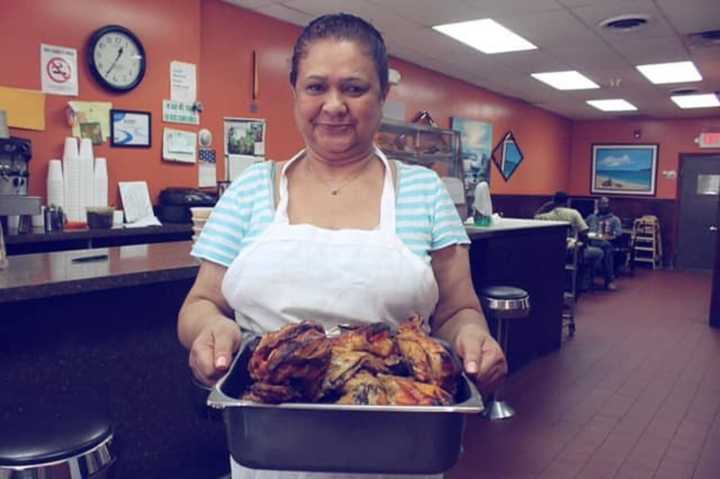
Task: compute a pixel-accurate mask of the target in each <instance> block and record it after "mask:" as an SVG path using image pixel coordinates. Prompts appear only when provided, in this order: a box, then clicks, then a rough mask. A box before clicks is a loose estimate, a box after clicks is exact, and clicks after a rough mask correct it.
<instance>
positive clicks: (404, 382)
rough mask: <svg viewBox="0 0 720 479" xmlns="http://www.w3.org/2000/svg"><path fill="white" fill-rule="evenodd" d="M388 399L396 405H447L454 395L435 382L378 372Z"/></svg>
mask: <svg viewBox="0 0 720 479" xmlns="http://www.w3.org/2000/svg"><path fill="white" fill-rule="evenodd" d="M377 377H378V380H379V381H380V384H382V387H383V389H384V390H385V394H386V395H387V400H388V402H389V403H390V404H392V405H396V406H447V405H448V404H451V403H452V396H451V395H450V393H448V392H447V391H445V390H444V389H443V388H441V387H439V386H437V385H435V384H427V383H421V382H418V381H413V380H412V379H410V378H404V377H400V376H388V375H386V374H378V376H377Z"/></svg>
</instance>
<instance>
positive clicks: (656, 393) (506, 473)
mask: <svg viewBox="0 0 720 479" xmlns="http://www.w3.org/2000/svg"><path fill="white" fill-rule="evenodd" d="M710 279H711V277H710V275H708V274H702V273H679V272H665V271H656V272H650V271H647V270H640V271H638V272H637V274H636V276H635V277H623V278H621V279H620V280H619V281H618V286H619V290H618V292H616V293H608V292H602V291H598V292H594V293H592V294H586V295H584V296H583V297H582V298H581V299H580V301H579V304H578V308H577V316H576V323H577V333H576V336H575V337H574V338H572V339H570V340H569V341H567V342H566V343H565V344H564V345H563V347H562V349H561V350H560V351H558V352H556V353H553V354H550V355H547V356H545V357H542V358H539V359H537V360H536V361H534V362H533V363H531V364H529V365H528V366H526V367H525V368H523V369H521V370H520V371H517V372H516V373H515V374H514V375H513V376H512V377H511V378H509V380H508V382H507V385H506V388H505V391H504V395H505V398H506V399H507V400H508V401H509V402H510V403H511V404H512V405H513V406H514V407H515V409H516V411H517V415H516V417H514V418H512V419H509V420H506V421H504V422H502V423H492V424H491V423H488V422H487V421H485V420H484V419H481V418H477V417H474V418H470V419H469V420H468V426H467V429H466V438H465V454H464V456H463V457H462V458H461V460H460V462H459V463H458V465H457V466H456V467H455V468H454V469H453V470H451V471H450V472H449V473H448V474H447V475H446V477H447V478H448V479H515V478H517V479H525V478H527V479H531V478H533V479H565V478H567V479H571V478H572V479H575V478H577V479H586V478H587V479H603V478H608V479H663V478H672V479H682V478H688V479H718V478H720V374H718V366H717V365H718V364H720V331H719V330H717V329H711V328H709V327H708V326H707V316H708V304H709V291H710Z"/></svg>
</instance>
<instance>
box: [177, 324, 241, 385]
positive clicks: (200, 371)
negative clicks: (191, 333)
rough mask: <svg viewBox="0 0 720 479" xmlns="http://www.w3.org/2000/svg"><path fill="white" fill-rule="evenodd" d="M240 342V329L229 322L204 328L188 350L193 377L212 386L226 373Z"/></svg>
mask: <svg viewBox="0 0 720 479" xmlns="http://www.w3.org/2000/svg"><path fill="white" fill-rule="evenodd" d="M241 340H242V334H241V333H240V329H239V328H238V327H237V325H236V324H235V323H234V322H232V321H230V320H228V321H227V323H225V322H223V323H218V324H213V325H211V326H210V327H208V328H206V329H205V330H204V331H202V332H201V333H200V334H199V335H198V337H197V338H196V339H195V342H194V343H193V345H192V348H191V349H190V360H189V363H190V368H191V369H192V371H193V375H194V376H195V377H196V378H197V379H198V380H199V381H201V382H203V383H204V384H207V385H212V384H214V383H215V382H216V381H217V380H218V378H220V376H222V375H223V374H225V372H226V371H227V369H228V367H229V366H230V360H231V358H232V356H233V354H234V353H235V351H237V350H238V348H239V347H240V342H241Z"/></svg>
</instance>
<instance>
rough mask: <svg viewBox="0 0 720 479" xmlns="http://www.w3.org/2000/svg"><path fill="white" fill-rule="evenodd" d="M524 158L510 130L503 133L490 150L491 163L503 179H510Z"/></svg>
mask: <svg viewBox="0 0 720 479" xmlns="http://www.w3.org/2000/svg"><path fill="white" fill-rule="evenodd" d="M524 158H525V155H523V152H522V150H521V149H520V145H518V142H517V140H516V139H515V135H513V133H512V131H508V132H507V133H505V135H504V136H503V137H502V140H500V142H499V143H498V144H497V145H496V146H495V149H493V152H492V159H493V163H495V166H497V169H498V171H499V172H500V174H501V175H502V177H503V179H504V180H505V181H508V180H510V177H511V176H512V175H513V173H515V170H516V169H517V167H518V166H520V163H522V161H523V159H524Z"/></svg>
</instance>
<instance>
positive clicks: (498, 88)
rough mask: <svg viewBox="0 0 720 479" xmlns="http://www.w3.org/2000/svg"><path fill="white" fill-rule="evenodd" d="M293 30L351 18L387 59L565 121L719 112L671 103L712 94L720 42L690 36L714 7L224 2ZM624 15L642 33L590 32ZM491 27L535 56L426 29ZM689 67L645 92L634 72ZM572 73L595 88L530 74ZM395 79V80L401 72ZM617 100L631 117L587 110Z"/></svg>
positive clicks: (597, 0) (703, 27) (391, 0)
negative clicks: (640, 20) (569, 87)
mask: <svg viewBox="0 0 720 479" xmlns="http://www.w3.org/2000/svg"><path fill="white" fill-rule="evenodd" d="M225 1H227V2H228V3H232V4H235V5H238V6H240V7H243V8H246V9H250V10H254V11H257V12H259V13H261V14H263V15H267V16H270V17H274V18H277V19H280V20H284V21H287V22H290V23H294V24H297V25H306V24H307V23H308V22H309V21H310V20H312V19H313V18H315V17H316V16H318V15H321V14H326V13H335V12H341V11H342V12H346V13H354V14H356V15H359V16H361V17H363V18H365V19H367V20H370V21H371V22H372V23H373V24H374V25H375V26H376V27H377V28H378V29H379V30H380V31H381V32H382V34H383V36H384V38H385V41H386V44H387V47H388V51H389V53H390V54H391V55H392V56H395V57H397V58H401V59H403V60H407V61H409V62H412V63H415V64H417V65H420V66H423V67H426V68H429V69H432V70H435V71H438V72H441V73H444V74H446V75H448V76H451V77H454V78H458V79H461V80H464V81H466V82H468V83H471V84H473V85H477V86H480V87H483V88H486V89H488V90H492V91H494V92H496V93H500V94H502V95H506V96H510V97H516V98H520V99H522V100H524V101H526V102H528V103H531V104H533V105H537V106H538V107H540V108H543V109H546V110H550V111H553V112H556V113H558V114H560V115H563V116H565V117H568V118H573V119H594V118H618V117H639V116H641V117H645V118H647V117H653V118H687V117H700V116H710V115H713V116H714V115H718V114H720V108H700V109H695V110H682V109H680V108H678V107H677V106H676V105H675V104H674V103H673V102H672V101H671V100H670V91H671V90H673V89H676V88H681V87H686V88H687V87H691V88H696V89H698V90H699V91H700V92H701V93H712V92H720V42H718V43H715V44H714V45H695V44H694V42H692V41H690V40H689V38H688V35H689V34H692V33H697V32H701V31H707V30H720V0H225ZM624 14H645V15H649V16H650V21H649V23H648V24H647V25H646V26H645V27H643V28H641V29H639V30H637V31H630V32H617V31H609V30H607V29H604V28H602V27H600V26H599V25H598V24H599V22H601V21H602V20H605V19H607V18H610V17H615V16H618V15H624ZM488 17H489V18H492V19H494V20H495V21H497V22H499V23H500V24H502V25H503V26H505V27H507V28H509V29H511V30H512V31H514V32H515V33H517V34H519V35H521V36H523V37H525V38H526V39H527V40H529V41H531V42H532V43H534V44H535V45H537V46H538V47H539V48H538V49H537V50H531V51H525V52H511V53H499V54H494V55H486V54H484V53H482V52H479V51H477V50H474V49H472V48H470V47H467V46H465V45H463V44H461V43H458V42H456V41H455V40H452V39H451V38H449V37H446V36H445V35H443V34H440V33H438V32H436V31H434V30H432V29H431V28H430V27H431V26H432V25H438V24H443V23H451V22H457V21H465V20H473V19H478V18H488ZM683 60H692V61H693V62H694V63H695V65H696V66H697V68H698V70H700V73H701V75H702V76H703V81H701V82H694V83H687V84H672V85H653V84H652V83H650V82H649V81H648V80H647V79H646V78H645V77H644V76H642V75H641V74H640V73H639V72H638V71H637V70H636V69H635V68H634V65H639V64H644V63H661V62H671V61H683ZM559 70H578V71H579V72H581V73H583V74H584V75H586V76H588V77H589V78H591V79H592V80H593V81H595V83H597V84H599V85H600V86H601V88H600V89H595V90H584V91H559V90H555V89H554V88H552V87H550V86H547V85H545V84H544V83H541V82H539V81H537V80H535V79H533V78H532V77H530V75H529V74H530V73H534V72H543V71H559ZM401 73H402V72H401ZM606 98H624V99H625V100H628V101H629V102H630V103H632V104H634V105H635V106H637V107H638V111H637V112H627V113H617V112H615V113H607V112H601V111H599V110H596V109H594V108H592V107H591V106H589V105H587V104H586V103H585V101H586V100H592V99H606Z"/></svg>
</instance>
